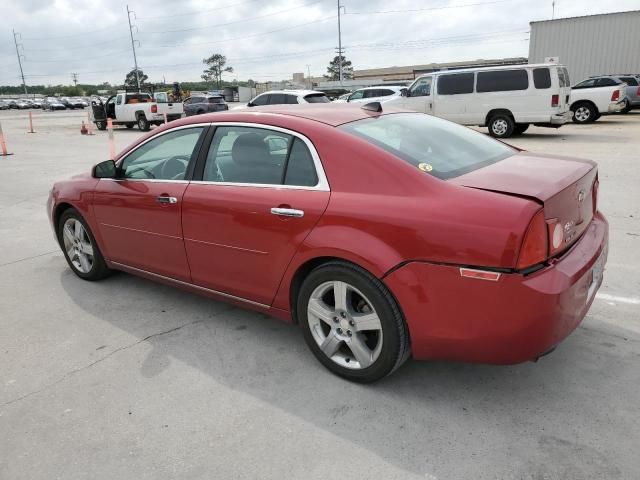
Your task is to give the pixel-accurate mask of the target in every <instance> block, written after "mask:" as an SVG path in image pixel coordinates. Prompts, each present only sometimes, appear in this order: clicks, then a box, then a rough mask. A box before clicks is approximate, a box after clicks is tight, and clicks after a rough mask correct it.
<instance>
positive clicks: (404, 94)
mask: <svg viewBox="0 0 640 480" xmlns="http://www.w3.org/2000/svg"><path fill="white" fill-rule="evenodd" d="M400 96H401V97H410V96H411V93H410V92H409V90H402V91H401V92H400Z"/></svg>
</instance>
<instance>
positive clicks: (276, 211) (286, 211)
mask: <svg viewBox="0 0 640 480" xmlns="http://www.w3.org/2000/svg"><path fill="white" fill-rule="evenodd" d="M271 214H272V215H279V216H281V217H298V218H300V217H304V210H296V209H295V208H281V207H274V208H272V209H271Z"/></svg>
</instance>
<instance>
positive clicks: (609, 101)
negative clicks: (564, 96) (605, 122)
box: [569, 78, 627, 123]
mask: <svg viewBox="0 0 640 480" xmlns="http://www.w3.org/2000/svg"><path fill="white" fill-rule="evenodd" d="M626 96H627V92H626V84H624V83H619V82H615V81H614V80H612V79H609V78H588V79H586V80H583V81H582V82H580V83H578V84H576V85H574V86H573V87H571V97H570V100H569V105H570V108H571V111H572V112H573V121H574V122H575V123H591V122H595V121H596V120H598V119H599V118H600V116H601V115H607V114H609V113H617V112H620V111H621V110H623V109H624V108H625V106H626V101H625V98H626Z"/></svg>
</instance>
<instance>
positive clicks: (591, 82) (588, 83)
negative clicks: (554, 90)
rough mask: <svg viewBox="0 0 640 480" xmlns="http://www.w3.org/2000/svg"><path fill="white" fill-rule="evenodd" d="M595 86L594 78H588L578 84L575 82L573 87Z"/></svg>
mask: <svg viewBox="0 0 640 480" xmlns="http://www.w3.org/2000/svg"><path fill="white" fill-rule="evenodd" d="M595 86H596V80H595V79H594V78H590V79H588V80H584V81H582V82H580V83H579V84H577V85H576V86H575V87H573V88H591V87H595Z"/></svg>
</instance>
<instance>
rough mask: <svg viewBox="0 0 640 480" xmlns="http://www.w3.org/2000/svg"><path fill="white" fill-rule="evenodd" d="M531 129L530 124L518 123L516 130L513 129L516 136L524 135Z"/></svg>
mask: <svg viewBox="0 0 640 480" xmlns="http://www.w3.org/2000/svg"><path fill="white" fill-rule="evenodd" d="M528 128H529V124H528V123H516V126H515V128H514V129H513V134H514V135H522V134H523V133H524V132H526V131H527V129H528Z"/></svg>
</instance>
